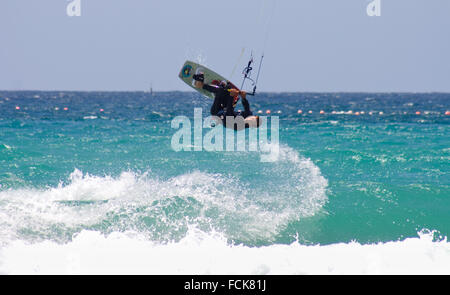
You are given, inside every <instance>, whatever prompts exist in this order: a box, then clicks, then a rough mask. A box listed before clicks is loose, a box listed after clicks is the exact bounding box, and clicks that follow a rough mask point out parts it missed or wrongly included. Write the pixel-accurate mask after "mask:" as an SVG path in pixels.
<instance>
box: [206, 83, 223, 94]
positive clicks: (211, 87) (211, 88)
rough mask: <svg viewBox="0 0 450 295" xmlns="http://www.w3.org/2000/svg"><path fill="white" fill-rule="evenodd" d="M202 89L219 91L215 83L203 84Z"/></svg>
mask: <svg viewBox="0 0 450 295" xmlns="http://www.w3.org/2000/svg"><path fill="white" fill-rule="evenodd" d="M202 89H204V90H206V91H209V92H212V93H217V92H219V87H218V86H215V85H209V84H203V86H202Z"/></svg>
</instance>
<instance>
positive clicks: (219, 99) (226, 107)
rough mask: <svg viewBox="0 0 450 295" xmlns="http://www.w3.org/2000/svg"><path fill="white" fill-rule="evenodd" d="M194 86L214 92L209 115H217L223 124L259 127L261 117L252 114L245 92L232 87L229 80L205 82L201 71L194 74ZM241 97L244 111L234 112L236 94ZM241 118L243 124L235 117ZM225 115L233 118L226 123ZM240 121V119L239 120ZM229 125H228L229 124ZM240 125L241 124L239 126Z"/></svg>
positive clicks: (236, 99)
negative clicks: (213, 82) (214, 82)
mask: <svg viewBox="0 0 450 295" xmlns="http://www.w3.org/2000/svg"><path fill="white" fill-rule="evenodd" d="M194 80H195V87H197V88H201V89H204V90H206V91H209V92H211V93H213V94H214V102H213V104H212V106H211V115H212V116H217V117H219V118H220V119H221V120H222V124H223V126H225V127H227V128H233V129H234V130H241V129H244V128H251V127H256V128H257V127H259V126H260V125H261V119H260V118H259V116H253V113H252V111H251V110H250V104H249V103H248V100H247V93H246V92H245V91H240V90H238V89H235V88H233V86H232V84H231V83H230V82H229V81H221V82H220V84H219V85H212V84H205V83H204V75H203V74H202V73H200V74H197V75H194ZM239 95H240V96H241V98H242V105H243V106H244V111H239V112H236V111H235V110H234V108H235V106H236V103H237V101H238V99H239V98H238V96H239ZM239 116H241V117H242V118H243V124H239V120H236V119H237V117H239ZM227 117H228V118H230V119H233V122H229V124H227ZM241 122H242V121H241ZM229 125H230V126H229ZM240 125H242V126H240Z"/></svg>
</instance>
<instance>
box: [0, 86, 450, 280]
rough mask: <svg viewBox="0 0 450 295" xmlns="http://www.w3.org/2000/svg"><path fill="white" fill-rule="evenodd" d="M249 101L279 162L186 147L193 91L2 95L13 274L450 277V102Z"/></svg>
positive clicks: (313, 96)
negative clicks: (180, 135)
mask: <svg viewBox="0 0 450 295" xmlns="http://www.w3.org/2000/svg"><path fill="white" fill-rule="evenodd" d="M249 101H250V105H251V108H252V111H253V112H254V113H255V114H259V115H260V116H262V118H264V119H265V120H266V122H267V123H268V124H269V125H268V128H267V130H268V132H269V134H268V138H269V140H270V138H271V133H273V131H271V130H270V128H269V127H270V122H273V121H272V120H273V119H274V118H275V117H276V118H278V120H279V129H278V131H279V139H278V145H277V150H278V154H277V157H275V158H272V159H271V160H270V161H261V155H262V154H263V151H262V150H259V149H258V150H256V151H254V150H249V149H245V150H244V151H242V150H234V151H226V150H225V151H207V150H205V149H202V148H201V147H200V150H198V151H197V150H195V140H193V141H192V148H190V149H189V148H188V150H181V151H176V150H174V148H173V144H172V139H173V136H174V134H176V132H177V130H178V129H177V128H173V120H174V118H177V117H178V116H185V117H187V118H189V119H192V122H194V121H193V117H194V108H201V109H202V113H203V116H204V117H206V116H207V115H208V114H209V108H210V105H211V103H212V100H211V99H208V98H204V97H202V96H200V95H199V94H197V93H194V92H154V93H152V94H151V93H147V92H70V91H48V92H45V91H0V273H1V274H435V273H438V274H450V244H449V242H448V240H447V237H449V236H450V113H449V112H448V111H449V110H450V94H446V93H260V94H257V95H256V96H255V97H250V98H249ZM238 106H240V103H239V104H238ZM268 111H270V114H269V113H268ZM446 112H447V114H446ZM191 127H192V128H195V127H194V126H191ZM202 132H205V133H206V130H204V131H202ZM233 132H234V131H233ZM239 132H244V140H245V141H246V142H247V143H248V141H249V134H248V130H247V131H237V132H236V135H237V133H239ZM246 132H247V133H246ZM202 135H204V134H203V133H202ZM188 147H189V145H188Z"/></svg>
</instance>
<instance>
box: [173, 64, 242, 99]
mask: <svg viewBox="0 0 450 295" xmlns="http://www.w3.org/2000/svg"><path fill="white" fill-rule="evenodd" d="M200 73H203V75H204V77H205V80H204V83H205V84H211V85H219V84H220V82H221V81H229V80H228V79H225V78H224V77H222V76H221V75H219V74H217V73H216V72H214V71H213V70H210V69H208V68H207V67H205V66H203V65H200V64H198V63H195V62H193V61H189V60H188V61H186V62H185V63H184V65H183V67H182V68H181V71H180V74H179V75H178V77H180V79H181V80H183V82H184V83H186V84H187V85H189V86H191V87H192V88H194V89H195V90H196V91H198V92H200V93H201V94H203V95H204V96H207V97H209V98H212V99H214V94H213V93H211V92H209V91H206V90H204V89H201V88H197V87H195V85H194V83H195V80H194V78H193V76H194V75H198V74H200ZM230 83H231V82H230ZM231 85H232V88H234V89H238V88H237V87H236V86H235V85H234V84H233V83H231ZM238 90H239V89H238Z"/></svg>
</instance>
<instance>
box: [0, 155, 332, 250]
mask: <svg viewBox="0 0 450 295" xmlns="http://www.w3.org/2000/svg"><path fill="white" fill-rule="evenodd" d="M279 150H280V153H279V154H280V155H279V157H278V159H277V161H275V162H273V163H269V164H266V165H265V166H263V168H261V169H260V171H258V173H259V174H260V175H262V177H263V178H262V179H259V180H258V178H254V179H253V180H249V181H256V180H258V181H259V182H258V183H257V184H254V183H249V182H248V181H244V180H242V179H239V178H237V177H234V176H230V175H223V174H218V173H206V172H201V171H193V172H190V173H186V174H182V175H179V176H175V177H172V178H169V179H160V178H158V177H157V176H155V175H153V174H152V173H151V172H150V173H134V172H123V173H121V174H120V176H117V177H112V176H95V175H90V174H84V173H82V172H81V171H79V170H75V171H74V172H73V173H72V174H71V175H70V177H69V179H68V181H67V183H60V184H59V185H58V186H57V187H49V188H40V189H38V188H22V189H9V190H3V191H0V225H1V227H0V246H1V245H3V246H6V245H8V244H9V243H11V242H12V241H15V240H24V241H29V242H41V241H45V240H49V241H57V242H69V241H70V240H71V237H72V235H73V234H76V233H79V232H81V231H82V230H96V231H100V232H101V233H104V234H109V233H112V232H117V231H119V232H124V231H130V230H131V231H136V232H139V233H140V234H142V235H144V236H146V237H147V238H148V239H149V240H153V241H157V242H167V241H170V240H180V239H181V238H183V237H184V236H185V234H186V232H187V229H188V227H189V226H198V227H199V228H201V229H202V230H203V231H206V232H210V231H214V230H215V231H218V232H220V233H222V234H223V235H224V236H225V237H226V238H227V239H229V240H235V241H241V242H248V243H250V244H252V243H255V242H257V241H264V242H265V243H270V242H272V241H274V240H275V238H276V236H277V234H279V233H280V231H282V230H283V229H284V228H286V226H287V225H288V224H289V223H290V222H295V221H297V220H299V219H301V218H304V217H309V216H312V215H315V214H316V213H318V212H319V211H320V210H321V209H322V206H323V205H324V204H325V202H326V200H327V196H326V186H327V181H326V179H325V178H323V176H321V174H320V170H319V169H318V168H317V166H315V165H314V164H313V163H312V161H311V160H309V159H305V158H302V157H300V156H299V155H298V153H297V152H296V151H294V150H293V149H291V148H289V147H283V146H281V147H280V148H279ZM255 179H256V180H255ZM274 188H276V189H274Z"/></svg>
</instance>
